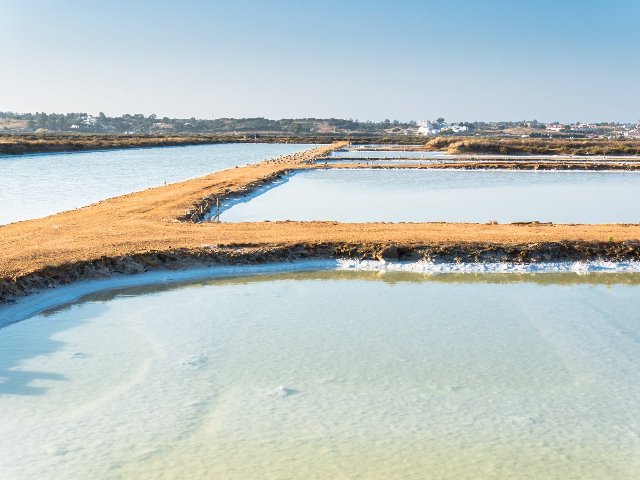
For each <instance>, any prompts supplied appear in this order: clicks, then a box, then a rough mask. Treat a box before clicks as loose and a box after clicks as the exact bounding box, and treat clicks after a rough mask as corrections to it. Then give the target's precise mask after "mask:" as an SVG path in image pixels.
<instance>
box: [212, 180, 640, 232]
mask: <svg viewBox="0 0 640 480" xmlns="http://www.w3.org/2000/svg"><path fill="white" fill-rule="evenodd" d="M638 192H640V174H638V173H634V172H583V171H580V172H575V171H569V172H549V171H545V172H531V171H493V170H492V171H478V170H472V171H466V170H400V169H382V170H381V169H379V170H370V169H357V170H356V169H354V170H327V169H319V170H313V171H305V172H301V173H298V174H295V175H292V176H290V177H289V178H288V180H287V181H286V182H283V183H282V184H280V185H279V186H277V187H275V188H272V189H270V190H268V191H266V192H264V193H262V194H261V195H257V196H254V197H251V198H248V199H247V200H246V201H244V202H242V203H238V204H236V205H233V206H231V208H229V209H228V210H226V211H223V212H222V214H221V216H220V219H221V220H222V221H228V222H246V221H263V220H336V221H341V222H431V221H447V222H480V223H484V222H490V221H497V222H500V223H509V222H518V221H536V220H537V221H541V222H554V223H637V222H640V207H639V206H638V202H637V196H638Z"/></svg>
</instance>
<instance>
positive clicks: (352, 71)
mask: <svg viewBox="0 0 640 480" xmlns="http://www.w3.org/2000/svg"><path fill="white" fill-rule="evenodd" d="M0 42H1V43H0V45H2V50H1V54H0V110H4V111H6V110H12V111H18V112H27V111H31V112H35V111H45V112H70V111H76V112H88V113H94V114H96V113H98V112H99V111H103V112H105V113H106V114H108V115H119V114H122V113H144V114H150V113H156V114H157V115H158V116H160V117H162V116H165V115H166V116H170V117H174V116H175V117H187V118H188V117H192V116H195V117H199V118H212V117H223V116H230V117H245V116H247V117H248V116H264V117H269V118H282V117H342V118H354V119H359V120H381V119H384V118H390V119H399V120H411V119H414V120H420V119H428V118H435V117H438V116H443V117H445V118H446V119H447V120H453V121H462V120H467V121H473V120H521V119H537V120H540V121H553V120H559V121H629V122H631V121H634V122H635V121H638V120H640V89H639V85H640V0H535V1H534V0H530V1H525V0H473V1H472V0H455V1H449V0H440V1H432V0H422V1H418V0H415V1H409V0H393V1H392V0H388V1H376V0H367V1H365V0H361V1H349V0H342V1H338V0H322V1H304V0H297V1H258V0H246V1H243V0H235V1H215V0H212V1H205V0H180V1H178V0H171V1H167V0H108V1H107V0H103V1H97V0H0Z"/></svg>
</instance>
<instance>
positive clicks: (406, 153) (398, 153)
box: [329, 149, 449, 160]
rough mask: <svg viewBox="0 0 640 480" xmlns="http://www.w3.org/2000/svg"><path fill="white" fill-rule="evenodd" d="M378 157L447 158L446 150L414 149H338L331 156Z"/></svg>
mask: <svg viewBox="0 0 640 480" xmlns="http://www.w3.org/2000/svg"><path fill="white" fill-rule="evenodd" d="M344 157H347V158H376V159H380V160H384V159H393V158H397V157H406V158H409V157H410V158H415V159H416V160H419V159H433V158H447V157H449V155H447V154H446V153H444V152H419V151H412V150H360V149H357V150H337V151H334V152H331V154H330V155H329V158H336V159H339V158H344Z"/></svg>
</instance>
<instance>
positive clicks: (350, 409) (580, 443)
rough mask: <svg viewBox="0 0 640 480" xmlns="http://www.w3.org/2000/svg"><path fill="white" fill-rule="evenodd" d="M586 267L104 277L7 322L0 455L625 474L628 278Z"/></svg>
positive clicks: (117, 474)
mask: <svg viewBox="0 0 640 480" xmlns="http://www.w3.org/2000/svg"><path fill="white" fill-rule="evenodd" d="M590 278H591V277H589V276H576V275H572V276H562V275H560V276H558V275H556V276H547V277H545V276H544V275H541V276H525V275H511V276H509V275H503V276H491V275H485V276H481V277H471V276H466V277H465V276H463V277H448V276H441V277H422V276H418V275H411V274H393V275H391V274H380V273H362V272H361V273H356V272H316V273H297V274H286V275H285V274H281V275H273V276H260V277H249V278H240V279H218V280H212V281H209V282H203V283H196V284H189V285H182V286H180V287H179V288H176V287H173V288H167V287H154V288H150V287H145V288H140V287H138V288H130V289H126V290H121V291H119V292H117V295H115V294H113V293H102V294H96V295H93V296H91V297H89V298H87V299H86V300H85V301H83V302H81V303H77V304H74V305H72V306H69V307H66V308H63V309H59V310H57V311H52V312H49V313H48V314H46V315H45V314H43V315H39V316H36V317H33V318H31V319H29V320H26V321H23V322H20V323H17V324H14V325H11V326H8V327H6V328H4V329H1V330H0V345H1V346H2V347H1V348H2V354H1V355H0V472H2V476H3V478H16V479H17V478H19V479H22V480H29V479H42V478H45V477H46V478H49V479H70V478H99V479H111V478H114V479H115V478H118V479H122V478H124V479H154V480H155V479H158V478H167V479H173V478H175V479H179V478H191V479H205V478H224V479H242V480H246V479H251V478H270V479H292V478H323V479H324V478H326V479H340V478H343V479H348V478H349V479H350V478H367V479H390V478H403V479H420V480H424V479H442V478H473V479H514V478H544V479H563V480H564V479H568V478H580V479H599V480H601V479H616V480H625V479H636V478H637V474H638V472H639V471H640V320H639V318H638V315H637V312H638V311H639V309H640V290H639V289H640V286H639V285H638V283H639V282H638V280H637V279H638V277H637V276H628V277H615V276H613V277H607V278H611V279H613V280H612V281H610V282H607V283H603V284H599V283H598V281H597V280H594V281H593V283H589V282H591V280H590ZM617 278H625V279H626V280H625V281H626V282H627V283H629V284H624V283H623V282H622V280H620V281H617V280H616V279H617ZM480 279H482V280H480ZM576 282H577V283H576ZM461 299H464V301H461ZM45 472H46V473H45Z"/></svg>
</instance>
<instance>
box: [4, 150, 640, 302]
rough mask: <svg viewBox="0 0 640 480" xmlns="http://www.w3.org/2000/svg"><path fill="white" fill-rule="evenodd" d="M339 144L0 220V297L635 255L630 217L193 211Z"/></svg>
mask: <svg viewBox="0 0 640 480" xmlns="http://www.w3.org/2000/svg"><path fill="white" fill-rule="evenodd" d="M341 146H342V144H334V145H331V146H323V147H318V148H316V149H312V150H308V151H306V152H304V153H299V154H293V155H289V156H286V157H281V158H278V159H274V160H270V161H266V162H262V163H260V164H256V165H250V166H246V167H241V168H233V169H229V170H226V171H222V172H218V173H215V174H212V175H208V176H205V177H200V178H197V179H193V180H187V181H184V182H179V183H176V184H172V185H167V186H163V187H158V188H152V189H148V190H145V191H142V192H137V193H132V194H129V195H124V196H120V197H115V198H111V199H108V200H105V201H102V202H99V203H96V204H94V205H91V206H88V207H85V208H81V209H77V210H72V211H69V212H64V213H60V214H57V215H53V216H50V217H46V218H42V219H37V220H28V221H24V222H18V223H14V224H10V225H5V226H2V227H0V302H7V301H11V300H12V299H14V298H16V297H18V296H21V295H25V294H27V293H29V292H32V291H34V290H37V289H42V288H47V287H54V286H57V285H61V284H66V283H69V282H72V281H75V280H80V279H92V278H104V277H108V276H109V275H110V274H112V273H114V272H119V273H135V272H142V271H148V270H154V269H159V268H174V269H175V268H184V267H187V266H204V265H229V264H238V263H243V264H246V263H256V264H259V263H266V262H272V261H288V260H300V259H312V258H314V259H320V258H336V257H346V258H360V259H368V258H386V259H396V258H399V259H406V260H419V259H432V260H447V261H516V262H522V261H534V262H535V261H563V260H587V259H597V258H602V259H608V260H637V259H640V225H621V224H610V225H544V224H506V225H485V224H472V223H365V224H362V223H337V222H257V223H237V224H226V223H194V222H193V221H192V219H196V220H197V219H198V218H199V216H200V215H201V213H200V211H201V210H200V207H201V206H202V205H205V204H209V205H211V204H215V199H216V198H227V197H229V196H234V195H243V194H246V193H248V192H250V191H251V189H252V188H255V187H256V186H259V185H261V184H263V183H264V182H268V181H270V180H272V179H273V178H276V177H279V176H282V175H284V174H286V173H287V172H290V171H293V170H300V169H308V168H316V166H314V165H313V163H312V162H313V161H314V160H316V159H318V158H322V157H323V156H325V155H326V154H327V153H328V152H329V151H331V150H334V149H337V148H340V147H341Z"/></svg>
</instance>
